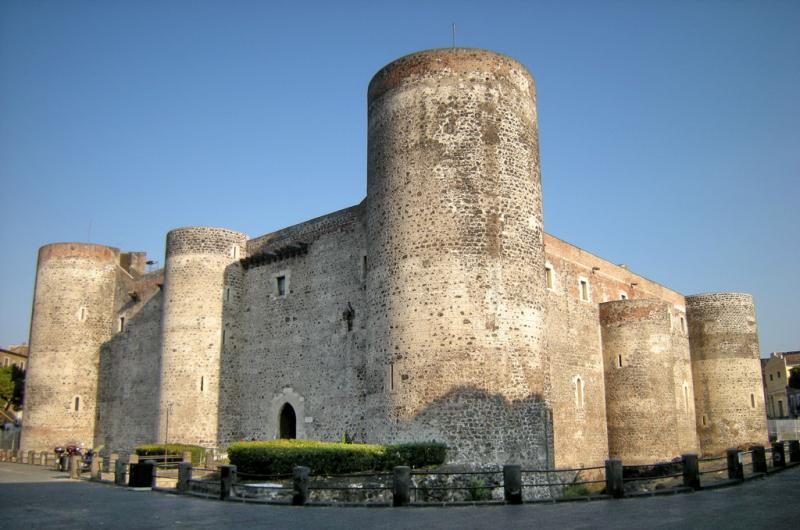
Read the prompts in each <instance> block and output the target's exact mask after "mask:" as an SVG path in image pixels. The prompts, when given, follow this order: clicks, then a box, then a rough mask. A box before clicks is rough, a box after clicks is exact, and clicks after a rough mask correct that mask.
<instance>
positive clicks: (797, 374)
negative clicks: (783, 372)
mask: <svg viewBox="0 0 800 530" xmlns="http://www.w3.org/2000/svg"><path fill="white" fill-rule="evenodd" d="M789 388H797V389H800V366H795V367H794V368H792V369H791V371H790V372H789Z"/></svg>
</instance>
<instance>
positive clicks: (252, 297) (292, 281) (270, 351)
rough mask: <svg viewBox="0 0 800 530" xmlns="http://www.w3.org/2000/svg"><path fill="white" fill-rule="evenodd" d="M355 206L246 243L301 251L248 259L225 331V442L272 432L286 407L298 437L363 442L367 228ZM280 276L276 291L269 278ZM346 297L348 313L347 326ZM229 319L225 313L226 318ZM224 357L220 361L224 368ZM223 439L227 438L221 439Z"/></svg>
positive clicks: (263, 436) (262, 436) (267, 436)
mask: <svg viewBox="0 0 800 530" xmlns="http://www.w3.org/2000/svg"><path fill="white" fill-rule="evenodd" d="M359 214H360V208H359V207H354V208H350V209H347V210H343V211H341V212H337V213H335V214H332V215H329V216H325V217H324V218H319V219H315V220H312V221H309V222H307V223H303V224H301V225H297V226H294V227H291V228H290V229H287V230H285V231H283V230H282V231H280V232H277V233H274V234H271V236H270V239H269V241H265V239H264V238H259V239H258V240H253V241H251V242H250V243H249V248H250V249H251V252H253V251H255V249H258V250H259V251H266V252H269V251H273V250H277V249H279V248H280V247H282V246H285V245H286V244H290V243H297V242H303V243H306V244H307V245H308V253H307V254H305V255H302V256H295V257H288V258H285V259H280V260H278V261H274V262H272V263H265V264H261V265H254V266H250V267H249V268H248V269H247V270H246V271H245V273H244V275H243V280H242V284H241V289H240V290H237V291H236V293H235V296H236V300H237V304H238V314H239V324H238V327H237V331H236V332H235V333H232V337H231V344H232V350H231V351H230V353H231V354H232V355H231V357H230V363H229V366H230V367H231V368H230V370H231V372H230V373H231V374H232V376H231V377H230V378H227V377H225V376H224V375H223V382H224V386H223V393H225V392H227V389H228V388H237V390H236V395H235V396H231V399H229V400H227V401H228V402H229V403H230V405H231V406H230V409H231V410H232V411H233V410H234V409H239V410H240V420H239V422H240V426H239V428H238V434H237V430H236V428H232V429H230V430H229V431H228V432H226V433H225V434H226V439H227V440H230V439H236V438H246V439H250V438H252V437H255V438H258V439H272V438H277V437H278V435H279V425H278V417H279V414H280V410H281V408H282V407H283V406H284V405H285V404H287V403H288V404H289V405H290V406H292V407H293V409H294V411H295V414H296V416H297V434H298V437H301V438H312V439H320V440H329V441H337V440H340V439H341V436H342V434H343V433H345V432H346V433H348V435H350V436H354V437H355V438H356V439H357V440H359V441H365V440H366V439H367V438H368V433H367V432H366V431H365V428H364V421H363V419H364V382H365V373H364V367H365V360H364V355H365V334H366V331H365V326H366V314H367V311H366V301H365V291H364V289H365V285H366V282H365V278H364V274H363V270H362V266H363V257H364V255H365V254H366V242H365V230H364V226H363V223H362V219H361V216H360V215H359ZM278 276H284V277H285V278H286V288H287V292H286V295H285V296H279V295H278V292H277V283H276V278H277V277H278ZM348 304H349V306H350V307H352V308H353V310H354V312H355V314H354V318H353V321H352V330H350V331H348V329H347V322H346V320H345V319H344V317H343V314H344V312H345V311H347V310H348ZM226 320H227V319H226ZM225 366H226V363H225V362H223V367H225ZM223 441H225V440H223Z"/></svg>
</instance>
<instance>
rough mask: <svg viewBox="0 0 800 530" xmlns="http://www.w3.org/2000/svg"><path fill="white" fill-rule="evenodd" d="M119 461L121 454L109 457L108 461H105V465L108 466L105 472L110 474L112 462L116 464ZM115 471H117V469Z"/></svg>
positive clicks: (113, 454)
mask: <svg viewBox="0 0 800 530" xmlns="http://www.w3.org/2000/svg"><path fill="white" fill-rule="evenodd" d="M117 460H119V453H111V456H109V457H108V460H107V461H103V463H104V464H106V468H105V469H104V470H103V471H105V472H107V473H108V472H110V471H111V466H112V464H111V462H116V461H117ZM114 469H116V467H115V468H114Z"/></svg>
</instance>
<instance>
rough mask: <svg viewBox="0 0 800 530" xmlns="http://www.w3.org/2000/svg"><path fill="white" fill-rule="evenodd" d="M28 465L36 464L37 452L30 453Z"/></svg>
mask: <svg viewBox="0 0 800 530" xmlns="http://www.w3.org/2000/svg"><path fill="white" fill-rule="evenodd" d="M28 463H29V464H30V465H34V464H36V451H28Z"/></svg>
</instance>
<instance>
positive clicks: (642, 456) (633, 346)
mask: <svg viewBox="0 0 800 530" xmlns="http://www.w3.org/2000/svg"><path fill="white" fill-rule="evenodd" d="M678 322H679V321H678ZM600 326H601V331H602V337H603V365H604V370H605V380H606V415H607V419H608V452H609V456H610V457H611V458H619V459H621V460H622V461H623V462H625V463H630V464H649V463H653V462H656V461H659V460H670V459H672V458H674V457H676V456H679V455H681V454H682V453H686V452H697V450H698V444H697V434H696V433H695V427H694V416H695V414H694V394H693V387H692V373H691V365H690V360H689V341H688V339H687V337H686V334H685V332H684V331H683V328H682V325H680V324H679V323H678V324H677V325H676V319H675V318H673V317H672V315H671V307H670V305H669V304H667V303H666V302H663V301H661V300H656V299H637V300H618V301H614V302H606V303H603V304H600Z"/></svg>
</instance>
